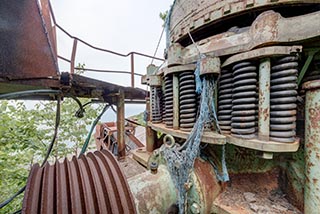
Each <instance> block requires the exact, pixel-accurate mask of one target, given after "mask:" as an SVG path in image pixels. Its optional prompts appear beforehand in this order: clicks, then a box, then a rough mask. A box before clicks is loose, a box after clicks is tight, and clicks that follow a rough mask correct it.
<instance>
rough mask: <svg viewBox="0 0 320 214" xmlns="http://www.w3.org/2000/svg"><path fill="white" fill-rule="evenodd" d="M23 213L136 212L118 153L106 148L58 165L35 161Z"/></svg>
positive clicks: (129, 213) (24, 200)
mask: <svg viewBox="0 0 320 214" xmlns="http://www.w3.org/2000/svg"><path fill="white" fill-rule="evenodd" d="M22 213H25V214H29V213H30V214H31V213H70V214H71V213H119V214H120V213H121V214H122V213H127V214H131V213H136V208H135V204H134V201H133V196H132V193H131V191H130V189H129V186H128V183H127V181H126V179H125V176H124V175H123V173H122V171H121V169H120V167H119V165H118V163H117V161H116V160H115V158H114V156H113V155H112V154H111V153H110V152H108V151H106V150H103V151H101V152H98V151H96V152H94V153H88V154H87V155H86V156H84V155H81V156H80V157H79V158H76V157H73V158H72V160H71V161H68V160H67V159H65V160H64V161H63V162H62V163H61V162H59V161H57V162H56V163H55V164H54V165H50V164H48V163H47V164H46V165H45V166H44V167H40V166H39V164H35V165H34V166H33V167H32V169H31V172H30V175H29V178H28V182H27V187H26V192H25V195H24V199H23V205H22Z"/></svg>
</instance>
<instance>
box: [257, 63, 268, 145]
mask: <svg viewBox="0 0 320 214" xmlns="http://www.w3.org/2000/svg"><path fill="white" fill-rule="evenodd" d="M270 73H271V65H270V58H266V59H263V60H262V61H261V63H260V66H259V126H258V137H259V139H260V140H265V141H268V140H269V132H270V129H269V127H270Z"/></svg>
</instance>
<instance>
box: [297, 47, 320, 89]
mask: <svg viewBox="0 0 320 214" xmlns="http://www.w3.org/2000/svg"><path fill="white" fill-rule="evenodd" d="M319 51H320V48H312V49H310V50H307V51H306V53H307V54H308V58H307V60H306V62H305V63H304V65H303V67H302V69H301V72H300V74H299V77H298V86H299V85H300V84H301V81H302V79H303V77H304V75H305V74H306V72H307V70H308V68H309V66H310V63H311V62H312V60H313V57H314V56H315V55H316V53H318V52H319Z"/></svg>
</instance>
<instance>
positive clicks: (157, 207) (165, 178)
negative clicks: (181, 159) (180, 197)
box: [128, 165, 177, 214]
mask: <svg viewBox="0 0 320 214" xmlns="http://www.w3.org/2000/svg"><path fill="white" fill-rule="evenodd" d="M128 183H129V186H130V189H131V191H132V193H133V195H134V201H135V204H136V208H137V212H138V213H141V214H144V213H165V212H166V210H167V209H168V208H169V207H170V206H171V205H172V204H174V203H176V202H177V195H176V192H175V186H174V184H173V181H172V180H171V177H170V173H169V171H168V170H167V168H166V167H165V166H164V165H160V166H159V167H158V171H157V173H156V174H152V173H151V172H150V171H147V172H145V173H143V174H140V175H137V176H135V177H131V178H130V179H129V180H128Z"/></svg>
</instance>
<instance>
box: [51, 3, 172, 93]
mask: <svg viewBox="0 0 320 214" xmlns="http://www.w3.org/2000/svg"><path fill="white" fill-rule="evenodd" d="M89 2H90V3H89ZM171 4H172V0H113V1H111V0H91V1H88V0H67V1H65V0H55V1H52V6H53V10H54V13H55V17H56V20H57V22H58V23H59V24H60V25H61V26H62V27H63V28H65V29H66V30H67V31H68V32H69V33H71V34H72V35H74V36H77V37H79V38H81V39H83V40H85V41H87V42H89V43H91V44H93V45H95V46H98V47H101V48H105V49H110V50H113V51H116V52H120V53H124V54H126V53H128V52H131V51H137V52H142V53H145V54H148V55H153V53H154V51H155V48H156V45H157V42H158V40H159V37H160V34H161V31H162V24H163V21H162V20H161V19H160V18H159V13H160V12H164V11H166V10H168V9H169V7H170V5H171ZM72 44H73V41H72V40H71V39H69V38H68V37H66V36H65V35H64V34H63V33H61V31H58V53H59V55H61V56H64V57H66V58H69V59H70V57H71V49H72ZM164 44H165V37H163V39H162V43H161V46H160V48H159V51H158V53H157V56H158V57H161V58H162V56H163V49H164ZM76 62H80V63H85V64H86V67H87V68H97V69H107V70H127V71H130V57H128V58H121V57H117V56H113V55H110V54H107V53H101V52H99V51H94V50H92V49H90V48H87V47H86V46H84V45H81V44H79V43H78V51H77V56H76ZM150 62H151V60H150V59H144V58H142V57H136V59H135V63H136V65H135V71H136V72H137V73H141V74H145V73H146V69H145V68H146V66H147V65H148V64H150ZM156 63H158V64H160V63H159V61H158V62H156ZM59 66H60V70H62V71H69V70H70V69H69V64H66V63H64V62H63V61H61V60H59ZM86 75H88V76H91V77H94V78H98V79H103V80H104V81H107V82H112V83H116V84H120V85H124V86H129V85H130V76H129V75H119V74H98V73H93V72H86ZM135 83H136V85H137V86H138V87H142V86H141V85H139V83H140V77H136V79H135Z"/></svg>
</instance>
